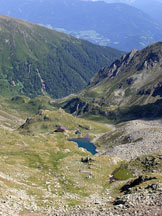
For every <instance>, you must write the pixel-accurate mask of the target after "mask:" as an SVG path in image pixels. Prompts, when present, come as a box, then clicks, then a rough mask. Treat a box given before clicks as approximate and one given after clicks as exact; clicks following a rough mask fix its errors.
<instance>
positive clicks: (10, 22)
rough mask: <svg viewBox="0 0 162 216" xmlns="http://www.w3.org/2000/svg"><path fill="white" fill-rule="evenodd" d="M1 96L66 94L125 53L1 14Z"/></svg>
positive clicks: (55, 95)
mask: <svg viewBox="0 0 162 216" xmlns="http://www.w3.org/2000/svg"><path fill="white" fill-rule="evenodd" d="M0 41H1V44H0V89H1V91H0V95H3V96H10V95H16V94H25V95H27V96H30V97H33V96H36V95H50V96H52V97H54V98H58V97H63V96H66V95H68V94H70V93H74V92H77V91H79V90H81V89H82V88H83V87H84V86H86V85H87V83H88V82H89V80H90V78H91V77H92V76H93V75H94V74H95V73H96V72H97V70H98V69H99V67H102V66H104V65H106V64H107V63H108V64H110V63H111V62H112V61H113V60H114V59H116V58H118V57H119V56H121V54H122V52H120V51H117V50H115V49H112V48H108V47H100V46H97V45H93V44H91V43H89V42H86V41H81V40H79V39H76V38H74V37H72V36H69V35H66V34H63V33H59V32H56V31H54V30H50V29H47V28H45V27H42V26H40V25H36V24H32V23H28V22H25V21H21V20H17V19H13V18H10V17H6V16H0Z"/></svg>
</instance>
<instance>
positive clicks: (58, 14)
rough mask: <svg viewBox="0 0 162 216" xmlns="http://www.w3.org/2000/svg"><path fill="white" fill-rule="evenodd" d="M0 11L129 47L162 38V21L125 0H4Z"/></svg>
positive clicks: (75, 34) (127, 49) (92, 38)
mask: <svg viewBox="0 0 162 216" xmlns="http://www.w3.org/2000/svg"><path fill="white" fill-rule="evenodd" d="M15 5H16V7H15ZM0 13H2V14H5V15H9V16H13V17H17V18H21V19H24V20H28V21H30V22H35V23H38V24H43V25H45V26H49V27H50V28H51V27H52V28H57V29H60V30H61V31H63V32H65V33H69V34H72V35H74V36H76V37H78V38H83V39H87V40H89V41H91V42H94V43H98V44H100V45H107V46H111V47H114V48H117V49H120V50H125V51H130V50H132V49H134V48H136V49H141V48H143V47H145V46H147V45H149V44H150V43H152V42H156V41H160V40H161V38H162V26H160V24H159V23H158V22H156V21H155V20H154V19H152V18H151V17H150V16H149V15H147V14H145V13H143V12H142V11H141V10H139V9H137V8H135V7H132V6H129V5H126V4H123V3H116V4H107V3H105V2H103V1H100V2H88V1H80V0H71V1H68V0H42V1H40V0H34V1H29V0H24V1H21V0H15V1H14V2H13V1H12V0H7V1H6V0H1V8H0Z"/></svg>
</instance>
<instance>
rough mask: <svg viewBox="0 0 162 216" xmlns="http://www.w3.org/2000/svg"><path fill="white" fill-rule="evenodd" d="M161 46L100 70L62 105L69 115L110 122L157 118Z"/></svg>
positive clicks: (161, 102)
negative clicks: (88, 115) (87, 115)
mask: <svg viewBox="0 0 162 216" xmlns="http://www.w3.org/2000/svg"><path fill="white" fill-rule="evenodd" d="M161 98H162V42H159V43H155V44H152V45H151V46H148V47H147V48H145V49H143V50H133V51H132V52H130V53H129V54H127V55H125V56H123V57H122V58H121V59H120V60H116V61H115V62H114V63H113V64H112V65H111V66H110V67H105V68H104V69H101V70H100V71H99V73H98V74H96V76H95V77H94V78H93V79H92V80H91V83H90V85H89V86H88V87H87V88H86V89H85V90H83V91H82V92H81V93H80V94H79V95H77V97H73V98H71V99H69V100H68V101H66V103H63V106H64V108H65V109H67V110H69V111H70V112H71V113H76V114H79V115H80V114H83V113H84V114H85V113H91V114H93V115H97V114H101V115H104V116H108V118H109V119H113V120H117V121H119V120H120V119H123V118H125V116H126V119H130V118H133V119H134V118H142V117H147V118H148V117H149V118H151V117H156V116H160V115H161V106H162V100H161Z"/></svg>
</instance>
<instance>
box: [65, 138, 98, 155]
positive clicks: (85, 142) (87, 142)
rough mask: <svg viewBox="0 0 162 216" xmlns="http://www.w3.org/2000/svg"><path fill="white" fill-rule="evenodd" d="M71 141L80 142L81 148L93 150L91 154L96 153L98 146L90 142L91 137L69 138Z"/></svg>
mask: <svg viewBox="0 0 162 216" xmlns="http://www.w3.org/2000/svg"><path fill="white" fill-rule="evenodd" d="M69 141H73V142H76V143H77V144H78V147H79V148H80V147H81V148H84V149H86V150H87V151H89V152H91V154H93V155H94V154H96V153H97V152H96V146H95V145H94V144H93V143H91V142H90V140H89V139H86V138H78V139H77V138H73V139H69Z"/></svg>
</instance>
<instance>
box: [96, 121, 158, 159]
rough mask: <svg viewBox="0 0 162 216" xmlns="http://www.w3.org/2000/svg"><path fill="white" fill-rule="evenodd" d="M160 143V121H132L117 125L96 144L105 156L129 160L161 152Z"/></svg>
mask: <svg viewBox="0 0 162 216" xmlns="http://www.w3.org/2000/svg"><path fill="white" fill-rule="evenodd" d="M161 143H162V120H161V119H160V120H148V121H147V120H133V121H129V122H127V123H121V124H118V125H117V128H116V129H115V130H113V131H111V132H108V133H107V134H104V135H103V136H101V137H100V138H99V139H98V140H97V143H96V144H97V145H98V146H100V147H101V150H102V152H104V151H105V152H104V153H105V154H108V155H117V156H118V157H120V158H123V159H126V160H130V159H132V158H135V157H138V156H141V155H145V154H150V153H155V152H162V145H161ZM100 147H99V149H100ZM106 149H107V150H106Z"/></svg>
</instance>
